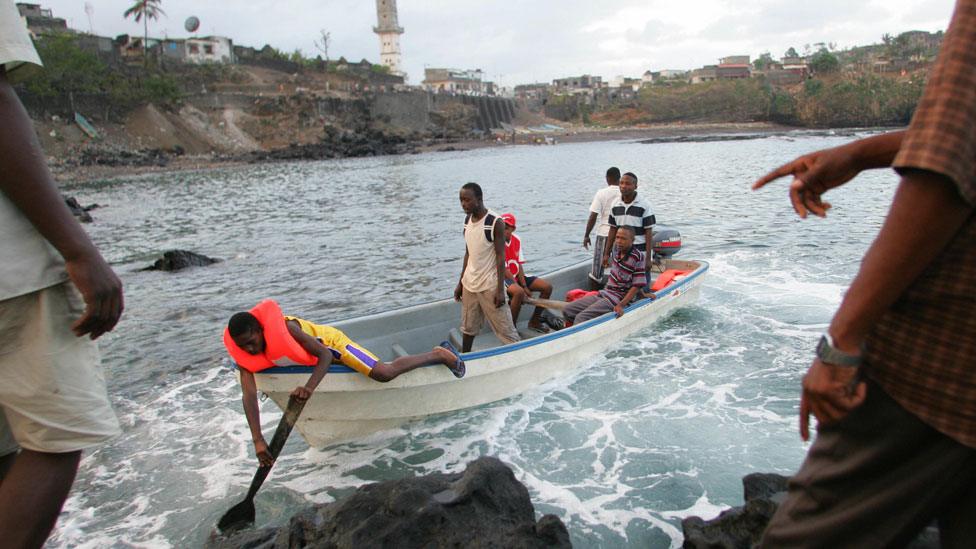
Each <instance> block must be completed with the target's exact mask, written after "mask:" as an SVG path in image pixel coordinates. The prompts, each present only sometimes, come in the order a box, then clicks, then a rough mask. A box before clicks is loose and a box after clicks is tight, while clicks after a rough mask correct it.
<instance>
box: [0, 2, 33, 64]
mask: <svg viewBox="0 0 976 549" xmlns="http://www.w3.org/2000/svg"><path fill="white" fill-rule="evenodd" d="M24 63H33V64H35V65H40V64H41V58H40V57H39V56H38V55H37V50H36V49H34V43H33V42H31V39H30V34H29V33H28V32H27V23H26V21H24V19H23V18H21V17H20V12H18V11H17V6H15V5H14V2H13V0H0V64H2V65H3V66H4V67H5V68H6V69H7V73H10V72H12V71H13V70H14V69H16V68H18V67H20V66H21V65H23V64H24Z"/></svg>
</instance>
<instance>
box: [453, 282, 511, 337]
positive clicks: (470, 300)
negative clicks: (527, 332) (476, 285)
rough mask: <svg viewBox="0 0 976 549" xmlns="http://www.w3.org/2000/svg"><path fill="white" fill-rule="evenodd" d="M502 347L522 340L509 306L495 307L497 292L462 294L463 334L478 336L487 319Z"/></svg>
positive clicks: (466, 292) (503, 304) (466, 291)
mask: <svg viewBox="0 0 976 549" xmlns="http://www.w3.org/2000/svg"><path fill="white" fill-rule="evenodd" d="M486 318H487V319H488V324H489V325H490V326H491V330H492V331H493V332H495V335H496V336H497V337H498V339H499V341H501V342H502V345H508V344H509V343H515V342H516V341H519V340H520V339H521V338H520V337H519V335H518V332H517V331H516V330H515V324H514V323H512V310H511V309H510V308H509V307H508V305H507V304H505V303H502V306H501V307H495V290H488V291H485V292H469V291H468V290H467V288H465V289H464V292H463V293H462V294H461V333H463V334H466V335H470V336H476V335H478V333H479V332H481V328H483V327H484V325H485V319H486Z"/></svg>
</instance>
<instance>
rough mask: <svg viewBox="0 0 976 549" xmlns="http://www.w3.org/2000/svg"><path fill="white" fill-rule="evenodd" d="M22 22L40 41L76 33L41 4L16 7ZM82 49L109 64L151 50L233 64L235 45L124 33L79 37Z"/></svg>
mask: <svg viewBox="0 0 976 549" xmlns="http://www.w3.org/2000/svg"><path fill="white" fill-rule="evenodd" d="M17 10H18V11H19V12H20V17H21V19H23V20H24V22H25V24H26V25H27V29H28V30H29V31H30V33H31V36H32V37H34V38H37V37H39V36H42V35H45V34H53V33H72V34H74V33H75V30H74V29H71V28H69V27H68V24H67V22H66V21H65V20H64V19H62V18H60V17H54V15H53V14H52V13H51V10H49V9H44V8H42V7H41V6H40V5H39V4H26V3H19V4H17ZM77 40H78V44H79V46H80V47H82V48H84V49H87V50H90V51H93V52H95V53H96V54H98V56H99V57H101V58H102V59H104V60H107V61H116V60H120V61H139V62H142V60H143V57H144V55H145V54H146V52H147V51H148V52H149V53H150V54H154V55H157V56H158V57H160V58H161V59H166V60H174V61H178V62H183V63H197V64H200V63H234V62H236V57H235V55H234V43H233V42H232V41H231V39H230V38H225V37H223V36H203V37H191V38H150V39H149V40H148V41H147V42H146V44H143V37H141V36H129V35H128V34H122V35H119V36H116V37H115V38H109V37H107V36H96V35H93V34H77Z"/></svg>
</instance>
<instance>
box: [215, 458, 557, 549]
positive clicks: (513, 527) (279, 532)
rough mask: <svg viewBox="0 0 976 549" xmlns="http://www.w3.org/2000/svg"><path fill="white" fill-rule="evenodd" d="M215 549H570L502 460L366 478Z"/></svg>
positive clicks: (222, 542)
mask: <svg viewBox="0 0 976 549" xmlns="http://www.w3.org/2000/svg"><path fill="white" fill-rule="evenodd" d="M209 546H210V547H212V548H215V549H226V548H231V547H235V548H236V547H249V548H255V549H258V548H261V549H272V548H274V549H284V548H292V547H335V548H360V547H397V548H400V547H404V548H410V547H431V548H437V547H452V548H453V547H499V548H502V547H504V548H508V547H517V548H534V547H571V544H570V541H569V533H568V532H567V530H566V526H565V525H564V524H563V523H562V521H560V520H559V518H558V517H556V516H554V515H546V516H544V517H542V519H540V520H539V522H536V520H535V510H534V508H533V507H532V501H531V500H530V499H529V491H528V490H527V489H526V488H525V486H524V485H522V483H520V482H519V481H518V480H516V478H515V475H514V474H513V473H512V470H511V469H509V468H508V466H506V465H505V464H504V463H502V462H501V461H499V460H498V459H495V458H491V457H483V458H479V459H478V460H476V461H474V462H472V463H470V464H469V465H468V468H467V469H466V470H465V471H464V473H455V474H441V473H434V474H431V475H427V476H423V477H414V478H405V479H401V480H393V481H387V482H380V483H376V484H367V485H365V486H362V487H360V488H359V489H358V490H356V492H355V493H354V494H352V495H350V496H349V497H346V498H344V499H341V500H339V501H336V502H334V503H328V504H324V505H316V506H314V507H310V508H308V509H305V510H304V511H301V512H299V513H298V514H296V515H295V516H293V517H292V518H291V520H290V521H289V523H288V525H287V526H283V527H281V528H265V529H262V530H257V531H248V532H240V533H238V534H236V535H232V536H230V537H219V536H214V537H211V539H210V541H209Z"/></svg>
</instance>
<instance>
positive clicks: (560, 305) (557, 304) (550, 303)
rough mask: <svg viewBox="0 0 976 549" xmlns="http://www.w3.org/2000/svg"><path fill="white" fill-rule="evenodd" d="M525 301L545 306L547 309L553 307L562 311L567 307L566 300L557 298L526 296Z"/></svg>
mask: <svg viewBox="0 0 976 549" xmlns="http://www.w3.org/2000/svg"><path fill="white" fill-rule="evenodd" d="M525 302H526V303H528V304H529V305H535V306H537V307H545V308H546V309H552V310H555V311H561V310H563V309H565V308H566V305H568V303H566V302H565V301H559V300H556V299H543V298H541V297H526V298H525Z"/></svg>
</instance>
